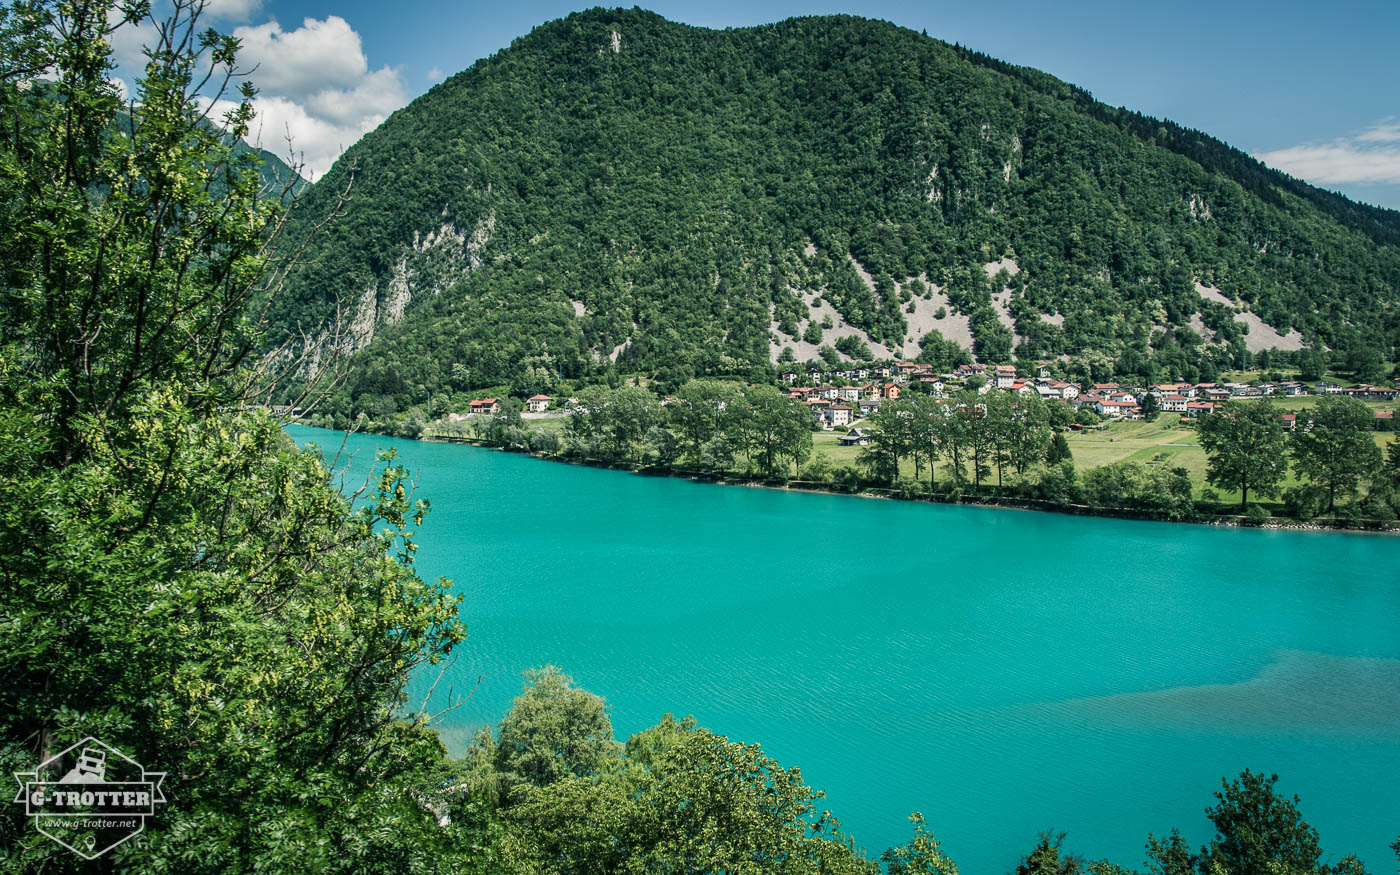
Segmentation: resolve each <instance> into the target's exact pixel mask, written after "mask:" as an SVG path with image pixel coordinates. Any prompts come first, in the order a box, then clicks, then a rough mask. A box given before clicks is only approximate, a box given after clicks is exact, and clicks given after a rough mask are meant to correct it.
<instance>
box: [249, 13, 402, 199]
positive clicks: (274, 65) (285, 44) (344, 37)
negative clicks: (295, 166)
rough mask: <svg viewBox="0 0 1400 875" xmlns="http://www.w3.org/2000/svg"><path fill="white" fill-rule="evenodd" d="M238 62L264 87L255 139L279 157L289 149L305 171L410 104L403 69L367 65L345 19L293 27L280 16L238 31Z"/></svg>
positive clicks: (316, 170) (320, 166)
mask: <svg viewBox="0 0 1400 875" xmlns="http://www.w3.org/2000/svg"><path fill="white" fill-rule="evenodd" d="M233 34H234V36H236V37H238V38H239V39H240V40H242V43H243V48H242V50H241V52H240V53H239V66H240V67H243V68H244V69H250V68H252V67H253V66H254V65H256V69H255V70H254V71H253V72H252V73H251V74H250V75H249V76H248V78H249V80H250V81H252V83H253V84H254V85H256V86H257V87H258V89H259V95H258V97H257V98H256V99H255V100H254V101H253V106H254V108H255V109H256V110H257V113H258V116H257V119H256V120H255V121H254V122H253V130H252V132H251V133H250V135H249V136H250V139H251V140H253V141H254V145H259V146H261V147H262V148H264V149H267V150H268V151H270V152H273V153H274V154H276V155H278V156H285V155H286V154H287V142H286V139H287V137H288V135H290V137H291V140H292V149H293V150H294V152H295V154H296V155H297V156H298V157H299V158H300V159H301V160H302V161H303V162H304V163H305V171H306V173H307V174H308V175H311V176H313V177H314V176H319V175H321V174H322V173H325V172H326V170H327V169H328V168H329V167H330V166H331V164H332V163H333V162H334V161H335V159H336V158H338V157H339V156H340V153H341V152H343V151H345V149H346V148H347V147H348V146H350V145H351V144H352V143H354V142H355V141H356V140H358V139H360V137H362V136H363V135H365V134H366V133H368V132H369V131H371V130H373V129H374V128H376V127H378V125H379V123H380V122H382V121H384V119H386V118H388V116H389V114H390V113H391V112H393V111H394V110H396V109H398V108H399V107H401V106H403V105H404V104H405V103H407V102H408V94H407V91H406V89H405V88H404V84H403V79H402V77H401V76H400V74H399V71H398V70H397V69H395V68H392V67H381V68H379V69H378V70H370V69H369V62H368V59H367V58H366V57H365V53H364V49H363V47H362V46H361V43H360V35H359V34H358V33H356V32H355V30H354V29H353V28H352V27H350V24H349V23H348V22H347V21H346V20H345V19H343V18H341V17H339V16H336V15H331V16H329V17H327V18H326V19H325V20H324V21H318V20H316V19H314V18H307V19H305V20H304V21H303V22H302V25H301V27H299V28H296V29H295V30H290V31H288V30H283V29H282V27H281V25H279V24H278V23H277V22H276V21H269V22H267V23H265V24H261V25H257V26H255V27H239V28H236V29H235V30H234V32H233Z"/></svg>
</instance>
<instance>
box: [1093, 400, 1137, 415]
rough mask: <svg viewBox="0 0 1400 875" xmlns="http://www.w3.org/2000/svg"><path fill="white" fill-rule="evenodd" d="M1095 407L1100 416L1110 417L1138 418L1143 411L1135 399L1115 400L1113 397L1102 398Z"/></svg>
mask: <svg viewBox="0 0 1400 875" xmlns="http://www.w3.org/2000/svg"><path fill="white" fill-rule="evenodd" d="M1094 408H1095V411H1096V412H1097V413H1098V414H1099V415H1100V416H1107V417H1109V418H1110V419H1137V418H1138V417H1139V416H1140V415H1141V411H1140V410H1139V408H1138V406H1137V403H1136V402H1134V401H1114V400H1113V399H1111V398H1100V399H1099V401H1098V403H1096V404H1095V405H1094Z"/></svg>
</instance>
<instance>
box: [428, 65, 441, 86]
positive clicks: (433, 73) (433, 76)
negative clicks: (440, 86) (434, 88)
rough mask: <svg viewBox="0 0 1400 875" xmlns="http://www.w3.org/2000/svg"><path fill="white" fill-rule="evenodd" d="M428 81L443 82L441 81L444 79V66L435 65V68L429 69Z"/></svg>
mask: <svg viewBox="0 0 1400 875" xmlns="http://www.w3.org/2000/svg"><path fill="white" fill-rule="evenodd" d="M428 81H429V82H441V81H442V68H441V67H434V68H433V69H431V70H429V71H428Z"/></svg>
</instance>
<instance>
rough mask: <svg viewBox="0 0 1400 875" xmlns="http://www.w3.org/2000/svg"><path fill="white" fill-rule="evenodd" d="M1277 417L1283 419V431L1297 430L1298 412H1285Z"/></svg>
mask: <svg viewBox="0 0 1400 875" xmlns="http://www.w3.org/2000/svg"><path fill="white" fill-rule="evenodd" d="M1279 419H1281V420H1283V430H1284V431H1297V430H1298V414H1296V413H1285V414H1283V415H1282V416H1280V417H1279Z"/></svg>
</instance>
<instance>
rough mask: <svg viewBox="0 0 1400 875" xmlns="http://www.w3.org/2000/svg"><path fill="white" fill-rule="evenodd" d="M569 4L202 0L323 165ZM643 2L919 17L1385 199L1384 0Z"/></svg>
mask: <svg viewBox="0 0 1400 875" xmlns="http://www.w3.org/2000/svg"><path fill="white" fill-rule="evenodd" d="M579 8H585V7H583V6H581V5H579V4H571V3H567V2H554V0H516V2H506V3H501V2H493V3H489V4H488V3H475V2H465V3H452V2H436V0H399V2H367V0H356V2H344V0H340V2H330V0H211V6H210V13H211V18H213V19H214V23H215V25H216V26H219V27H220V28H221V29H224V30H229V29H234V28H240V29H241V33H242V35H243V36H244V42H245V46H246V47H247V52H246V53H247V54H248V55H250V56H256V58H257V60H258V61H259V63H260V65H261V66H260V69H259V74H258V75H257V76H255V77H254V80H255V81H256V82H258V84H259V85H260V87H262V88H263V91H264V105H265V108H266V111H265V117H266V118H267V119H268V122H269V125H271V126H274V127H275V128H276V129H277V130H278V131H279V136H278V137H277V138H270V137H268V136H267V134H266V132H265V134H264V139H265V140H267V139H280V132H281V131H284V130H288V129H290V130H292V131H293V134H294V136H295V137H296V139H297V140H298V141H299V142H300V144H301V145H302V146H303V149H304V151H305V152H306V154H307V162H308V164H309V165H310V166H311V169H312V170H314V171H323V170H324V168H325V166H327V165H328V164H329V162H330V160H331V159H332V158H333V157H334V155H335V154H338V151H339V150H340V149H342V148H344V147H345V146H348V145H350V142H353V141H354V139H355V138H357V137H358V136H359V135H360V134H361V133H362V132H363V130H367V129H368V128H369V127H372V126H373V124H377V122H378V120H380V119H382V118H383V116H384V115H387V113H388V112H391V111H392V110H393V109H395V108H397V107H398V106H400V105H402V104H403V103H404V102H407V101H408V100H411V99H412V98H413V97H416V96H417V95H418V94H421V93H422V92H424V91H426V90H427V89H428V88H430V87H431V86H432V85H433V84H434V83H435V82H436V81H438V80H439V79H440V78H442V77H443V76H447V75H451V74H453V73H455V72H457V71H459V70H462V69H465V68H466V67H468V66H470V65H471V64H472V63H473V62H475V61H476V60H477V59H478V58H481V57H485V56H487V55H490V54H491V53H493V52H496V51H499V50H500V49H503V48H505V47H506V46H508V45H509V44H510V42H511V40H513V39H515V38H516V37H519V36H522V35H524V34H526V33H528V32H529V31H530V29H531V28H533V27H534V26H536V25H538V24H540V23H543V22H545V21H548V20H550V19H554V18H559V17H561V16H564V15H567V14H569V13H570V12H572V11H574V10H576V9H579ZM645 8H650V9H652V10H654V11H656V12H658V13H660V14H661V15H664V16H665V17H667V18H669V19H672V20H677V21H684V22H687V23H690V24H695V25H701V26H706V27H728V26H745V25H752V24H760V23H764V22H771V21H778V20H781V19H783V18H788V17H790V16H793V15H811V14H825V13H836V12H844V13H851V14H857V15H864V16H867V17H871V18H882V19H886V20H888V21H892V22H894V23H895V24H899V25H902V26H905V27H910V28H913V29H916V30H921V29H926V30H927V31H928V33H929V35H930V36H933V37H937V38H939V39H943V40H947V41H950V42H960V43H962V44H963V45H966V46H969V47H971V48H974V49H977V50H979V51H983V52H986V53H988V54H990V55H994V56H996V57H999V58H1003V59H1005V60H1007V61H1011V62H1013V63H1017V64H1024V65H1027V66H1032V67H1037V68H1039V69H1042V70H1045V71H1047V72H1049V73H1052V74H1054V75H1055V76H1058V77H1059V78H1061V79H1064V80H1066V81H1069V82H1073V83H1074V84H1076V85H1079V86H1082V87H1084V88H1087V89H1089V90H1090V91H1092V92H1093V93H1094V95H1095V96H1096V97H1098V98H1099V99H1100V100H1103V101H1106V102H1108V103H1112V104H1117V105H1123V106H1127V107H1130V108H1132V109H1136V110H1140V111H1143V112H1146V113H1149V114H1151V115H1155V116H1159V117H1165V118H1170V119H1172V120H1174V121H1177V122H1180V123H1182V124H1184V125H1187V126H1190V127H1194V128H1199V129H1201V130H1203V131H1206V132H1208V133H1210V134H1212V135H1214V136H1216V137H1219V138H1220V139H1223V140H1225V141H1226V142H1228V143H1230V144H1231V145H1233V146H1235V147H1237V148H1240V149H1243V150H1245V151H1247V152H1250V153H1252V154H1255V155H1258V156H1260V157H1263V158H1264V159H1265V160H1266V161H1268V163H1270V164H1271V165H1273V166H1277V167H1280V168H1281V169H1284V170H1287V171H1289V172H1292V173H1293V174H1294V175H1297V176H1301V177H1303V178H1305V179H1307V180H1308V181H1310V182H1313V183H1314V184H1317V185H1321V186H1323V187H1326V188H1332V189H1336V190H1340V191H1342V192H1344V193H1346V194H1348V195H1350V196H1352V197H1355V198H1358V199H1360V200H1365V201H1367V202H1370V203H1378V204H1381V205H1383V206H1389V207H1392V208H1400V51H1397V48H1396V47H1397V43H1400V2H1397V0H1366V2H1362V0H1351V2H1346V0H1342V2H1330V3H1327V2H1297V0H1293V2H1290V0H1274V2H1256V0H1215V2H1201V0H1180V2H1154V3H1142V2H1132V0H1117V2H1107V0H1063V2H1054V0H1038V2H1037V0H1001V2H995V3H992V2H968V0H964V2H948V0H928V2H922V3H921V2H902V0H888V2H866V3H844V4H843V3H831V2H824V0H810V2H798V0H749V2H736V0H715V2H707V3H695V2H673V0H657V2H653V3H649V4H647V5H646V7H645ZM118 48H119V54H120V50H121V49H122V46H120V45H119V46H118ZM126 50H127V51H128V52H129V51H130V50H131V47H130V45H128V46H126ZM264 145H268V144H267V143H264Z"/></svg>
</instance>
